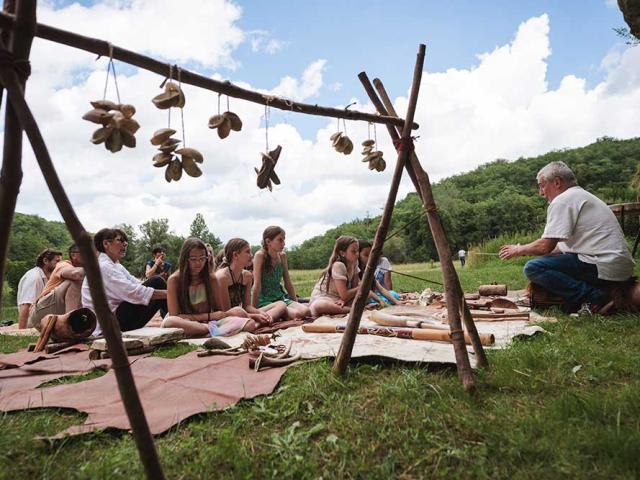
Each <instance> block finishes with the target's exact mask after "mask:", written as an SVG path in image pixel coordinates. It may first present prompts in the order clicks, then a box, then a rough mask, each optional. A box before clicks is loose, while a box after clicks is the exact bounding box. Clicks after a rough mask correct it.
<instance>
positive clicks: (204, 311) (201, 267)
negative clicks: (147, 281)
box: [162, 238, 256, 337]
mask: <svg viewBox="0 0 640 480" xmlns="http://www.w3.org/2000/svg"><path fill="white" fill-rule="evenodd" d="M209 265H210V263H209V256H208V253H207V248H206V245H205V244H204V242H202V240H200V239H199V238H188V239H187V240H185V242H184V244H183V245H182V250H181V251H180V259H179V262H178V270H177V271H175V272H174V273H173V274H172V275H171V276H170V277H169V280H168V282H167V284H168V285H167V307H168V310H169V314H168V315H167V317H165V319H164V320H163V322H162V326H163V327H177V328H182V329H183V330H184V333H185V335H186V336H187V337H206V336H208V335H211V336H226V335H234V334H236V333H238V332H240V331H242V330H245V331H248V332H252V331H254V330H255V329H256V323H255V322H254V321H253V320H252V319H251V318H249V316H248V315H247V312H245V311H244V310H243V309H242V308H237V307H236V308H231V309H227V310H222V309H221V308H220V301H219V297H220V293H219V286H218V281H217V280H216V278H215V275H214V273H213V272H212V271H210V270H209Z"/></svg>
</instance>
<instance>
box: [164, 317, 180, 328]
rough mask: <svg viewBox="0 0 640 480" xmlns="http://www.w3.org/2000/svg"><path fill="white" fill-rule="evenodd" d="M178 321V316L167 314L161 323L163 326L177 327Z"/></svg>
mask: <svg viewBox="0 0 640 480" xmlns="http://www.w3.org/2000/svg"><path fill="white" fill-rule="evenodd" d="M179 323H180V317H175V316H167V317H165V319H164V320H163V321H162V323H161V325H162V327H163V328H174V327H179Z"/></svg>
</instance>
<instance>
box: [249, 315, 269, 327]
mask: <svg viewBox="0 0 640 480" xmlns="http://www.w3.org/2000/svg"><path fill="white" fill-rule="evenodd" d="M249 316H250V317H251V318H252V319H253V320H255V321H256V322H257V323H259V324H260V325H267V326H268V325H271V324H272V323H273V318H271V315H268V314H266V313H264V312H260V313H252V314H251V315H249Z"/></svg>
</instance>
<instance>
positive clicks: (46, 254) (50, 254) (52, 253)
mask: <svg viewBox="0 0 640 480" xmlns="http://www.w3.org/2000/svg"><path fill="white" fill-rule="evenodd" d="M61 256H62V252H58V251H57V250H51V249H50V248H46V249H44V250H43V251H42V252H40V255H38V256H37V257H36V266H37V267H40V268H42V267H44V261H45V260H47V261H48V262H50V261H51V260H53V258H54V257H61Z"/></svg>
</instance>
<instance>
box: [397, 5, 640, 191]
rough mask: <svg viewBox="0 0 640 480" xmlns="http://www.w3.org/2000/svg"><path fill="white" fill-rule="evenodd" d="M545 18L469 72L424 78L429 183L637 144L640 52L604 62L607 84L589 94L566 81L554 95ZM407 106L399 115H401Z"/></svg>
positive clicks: (577, 81)
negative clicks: (503, 162)
mask: <svg viewBox="0 0 640 480" xmlns="http://www.w3.org/2000/svg"><path fill="white" fill-rule="evenodd" d="M550 54H551V49H550V45H549V17H548V16H547V15H541V16H540V17H535V18H531V19H529V20H528V21H526V22H524V23H522V24H521V25H520V27H519V28H518V31H517V33H516V35H515V37H514V39H513V41H512V42H511V43H510V44H508V45H504V46H501V47H498V48H496V49H495V50H494V51H492V52H490V53H485V54H482V55H479V56H478V59H479V63H478V65H476V66H474V67H472V68H470V69H468V70H457V69H450V70H447V71H446V72H443V73H438V72H435V73H430V72H425V74H424V75H423V78H422V84H421V90H420V92H421V98H420V102H419V105H418V109H417V112H416V121H417V122H418V123H420V125H421V126H422V127H421V129H420V132H419V135H421V137H420V139H419V141H418V143H417V152H418V155H419V157H420V158H422V159H423V164H424V165H425V168H426V169H427V170H428V171H429V173H430V174H431V175H432V179H439V178H442V177H444V176H449V175H452V174H455V173H460V172H461V171H466V170H470V169H472V168H474V167H476V166H478V165H480V164H483V163H486V162H489V161H492V160H494V159H496V158H507V159H515V158H518V157H520V156H534V155H538V154H542V153H545V152H548V151H550V150H553V149H560V148H571V147H577V146H582V145H585V144H588V143H590V142H592V141H594V140H595V139H596V138H598V137H602V136H605V135H608V136H613V137H617V138H628V137H633V136H638V135H639V134H640V129H639V127H638V122H637V121H634V120H633V118H635V117H636V116H637V112H638V109H639V107H640V49H636V48H630V49H626V50H624V51H623V52H621V53H620V56H619V57H618V58H616V57H615V56H614V55H613V54H610V55H608V57H607V58H605V59H603V66H605V67H606V68H607V69H608V70H607V71H608V76H607V78H606V79H605V80H604V81H603V82H602V83H600V84H598V85H596V86H595V87H593V88H588V87H587V85H586V82H585V80H584V79H582V78H578V77H575V76H573V75H567V76H566V77H564V78H563V79H562V81H561V82H560V85H559V86H558V88H556V89H550V88H549V85H548V83H547V79H546V69H547V64H546V60H547V58H548V57H549V55H550ZM406 107H407V98H406V97H402V98H398V99H397V101H396V108H397V110H398V111H399V112H405V111H406Z"/></svg>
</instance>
